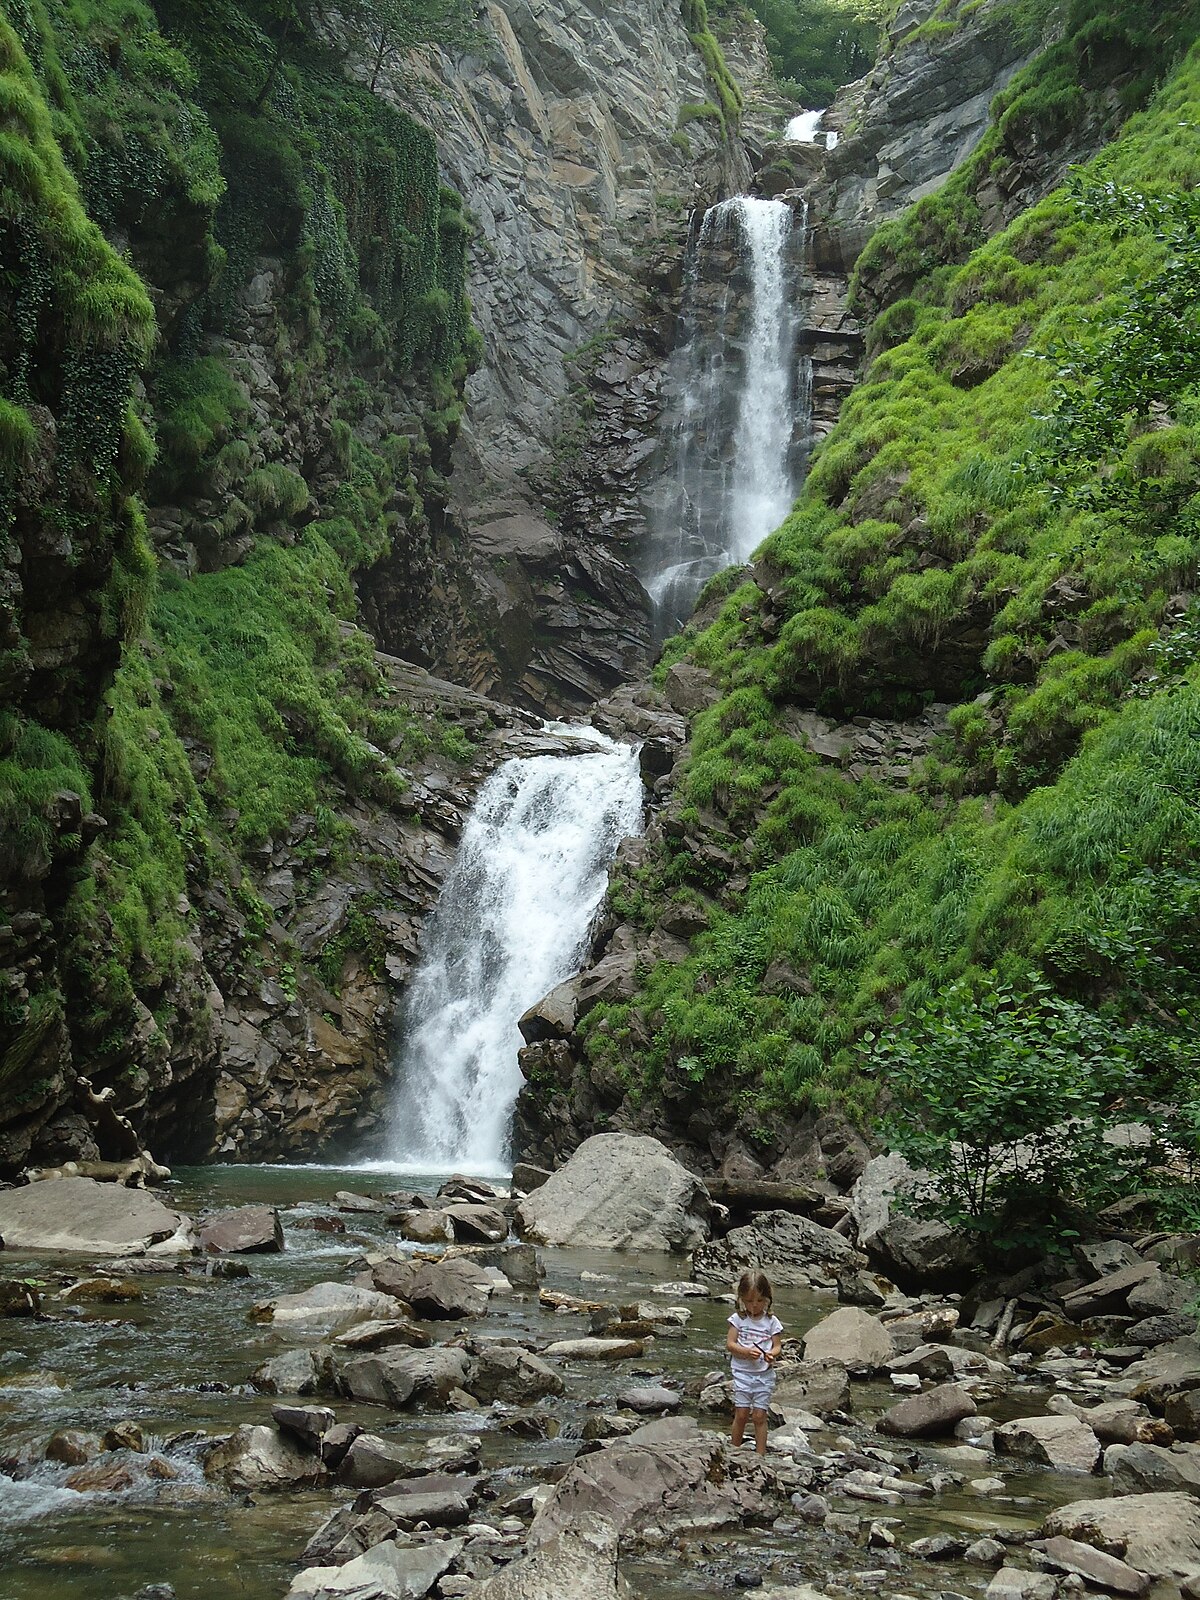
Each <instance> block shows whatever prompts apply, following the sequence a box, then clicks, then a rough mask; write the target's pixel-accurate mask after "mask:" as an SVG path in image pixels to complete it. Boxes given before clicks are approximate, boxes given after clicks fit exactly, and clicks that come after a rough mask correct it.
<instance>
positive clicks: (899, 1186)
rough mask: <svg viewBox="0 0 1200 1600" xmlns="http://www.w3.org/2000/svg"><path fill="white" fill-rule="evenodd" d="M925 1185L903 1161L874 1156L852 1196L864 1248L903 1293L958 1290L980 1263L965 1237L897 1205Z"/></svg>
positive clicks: (923, 1177)
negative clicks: (898, 1197)
mask: <svg viewBox="0 0 1200 1600" xmlns="http://www.w3.org/2000/svg"><path fill="white" fill-rule="evenodd" d="M925 1181H926V1175H925V1174H922V1173H921V1172H919V1171H917V1170H916V1169H915V1168H913V1167H911V1166H910V1165H909V1164H908V1162H907V1161H905V1159H904V1157H903V1156H900V1155H895V1154H891V1155H885V1156H873V1157H872V1158H871V1160H870V1161H868V1162H867V1164H866V1166H865V1167H864V1168H863V1172H862V1175H861V1177H860V1178H859V1179H858V1182H857V1183H856V1184H855V1185H854V1188H853V1189H852V1190H851V1192H850V1205H851V1214H852V1215H853V1217H854V1222H855V1226H856V1228H857V1230H858V1243H859V1247H860V1248H861V1249H863V1250H865V1251H866V1253H867V1255H868V1257H869V1258H870V1259H871V1261H872V1262H873V1263H874V1264H875V1265H876V1266H878V1267H880V1268H882V1270H883V1271H884V1272H886V1273H887V1275H888V1276H889V1277H890V1278H892V1279H894V1280H895V1282H896V1283H898V1284H899V1285H900V1287H901V1288H902V1289H940V1288H952V1287H953V1286H954V1285H955V1284H957V1283H959V1282H961V1281H962V1279H963V1277H964V1276H965V1275H966V1274H967V1273H969V1272H970V1270H971V1269H972V1268H973V1267H974V1266H975V1265H976V1264H977V1263H976V1260H975V1256H974V1253H973V1249H972V1245H971V1242H970V1240H969V1239H967V1238H966V1237H965V1236H964V1235H963V1234H962V1233H961V1232H956V1231H955V1230H954V1229H953V1228H950V1227H948V1226H947V1225H946V1224H945V1223H941V1222H935V1221H931V1220H927V1219H924V1218H921V1217H915V1216H912V1215H910V1214H909V1213H908V1212H906V1211H904V1210H902V1209H901V1208H900V1206H899V1205H897V1204H895V1203H894V1202H895V1201H896V1197H897V1196H898V1195H906V1194H912V1193H913V1192H914V1191H919V1189H920V1187H921V1185H922V1183H924V1182H925Z"/></svg>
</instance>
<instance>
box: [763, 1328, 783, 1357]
mask: <svg viewBox="0 0 1200 1600" xmlns="http://www.w3.org/2000/svg"><path fill="white" fill-rule="evenodd" d="M782 1349H783V1335H782V1334H781V1333H777V1334H776V1335H775V1337H774V1338H773V1339H772V1340H771V1348H770V1349H769V1350H764V1351H763V1355H764V1356H765V1357H766V1358H767V1360H768V1361H777V1360H778V1359H779V1352H780V1351H781V1350H782Z"/></svg>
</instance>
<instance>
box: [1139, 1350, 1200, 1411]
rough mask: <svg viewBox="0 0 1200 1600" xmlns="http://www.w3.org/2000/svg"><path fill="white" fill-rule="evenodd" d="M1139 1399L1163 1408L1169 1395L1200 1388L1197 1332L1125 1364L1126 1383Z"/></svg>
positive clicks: (1199, 1356)
mask: <svg viewBox="0 0 1200 1600" xmlns="http://www.w3.org/2000/svg"><path fill="white" fill-rule="evenodd" d="M1125 1385H1128V1386H1129V1389H1130V1391H1131V1392H1132V1394H1133V1396H1134V1398H1135V1399H1137V1400H1145V1401H1146V1402H1147V1403H1148V1404H1150V1405H1152V1406H1154V1407H1156V1408H1161V1407H1162V1406H1163V1405H1165V1404H1166V1400H1167V1397H1168V1395H1172V1394H1178V1393H1181V1392H1182V1391H1185V1390H1188V1389H1200V1339H1197V1338H1196V1336H1195V1335H1194V1334H1193V1335H1191V1336H1190V1337H1188V1338H1184V1339H1173V1340H1172V1341H1171V1343H1170V1344H1164V1345H1160V1346H1159V1348H1158V1349H1157V1350H1154V1351H1152V1352H1151V1353H1150V1354H1149V1355H1148V1356H1144V1357H1143V1358H1142V1360H1140V1361H1135V1362H1133V1363H1132V1364H1131V1365H1130V1366H1128V1367H1126V1368H1125V1372H1124V1375H1123V1387H1124V1386H1125Z"/></svg>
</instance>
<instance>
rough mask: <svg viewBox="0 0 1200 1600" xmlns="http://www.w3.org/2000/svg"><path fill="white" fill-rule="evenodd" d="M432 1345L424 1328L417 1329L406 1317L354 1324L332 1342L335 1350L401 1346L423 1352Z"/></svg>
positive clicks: (380, 1348)
mask: <svg viewBox="0 0 1200 1600" xmlns="http://www.w3.org/2000/svg"><path fill="white" fill-rule="evenodd" d="M432 1343H433V1340H432V1338H431V1337H430V1336H429V1334H427V1333H426V1332H425V1330H424V1328H419V1327H418V1326H417V1324H416V1323H415V1322H410V1321H409V1320H408V1318H407V1317H398V1318H394V1319H393V1320H392V1321H391V1322H356V1323H355V1325H354V1326H353V1327H352V1328H347V1329H346V1331H345V1333H339V1334H337V1335H336V1336H335V1338H334V1340H333V1347H334V1349H335V1350H353V1351H361V1350H386V1349H387V1348H388V1346H389V1345H394V1344H403V1345H407V1346H408V1347H409V1348H410V1349H412V1350H425V1349H427V1348H428V1347H429V1346H430V1345H431V1344H432Z"/></svg>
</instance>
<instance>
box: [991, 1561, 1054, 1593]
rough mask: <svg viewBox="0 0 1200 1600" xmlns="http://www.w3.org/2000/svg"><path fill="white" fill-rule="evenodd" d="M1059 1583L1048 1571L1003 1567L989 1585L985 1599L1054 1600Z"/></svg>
mask: <svg viewBox="0 0 1200 1600" xmlns="http://www.w3.org/2000/svg"><path fill="white" fill-rule="evenodd" d="M1057 1592H1058V1585H1057V1584H1056V1583H1055V1581H1054V1579H1053V1578H1052V1577H1051V1576H1050V1574H1049V1573H1048V1572H1026V1571H1024V1569H1023V1568H1021V1567H1001V1568H1000V1571H999V1572H998V1573H997V1574H996V1576H995V1577H994V1578H993V1579H992V1581H991V1583H989V1584H988V1586H987V1594H986V1597H985V1600H1054V1596H1055V1594H1056V1593H1057Z"/></svg>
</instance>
